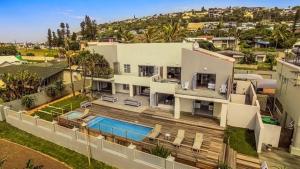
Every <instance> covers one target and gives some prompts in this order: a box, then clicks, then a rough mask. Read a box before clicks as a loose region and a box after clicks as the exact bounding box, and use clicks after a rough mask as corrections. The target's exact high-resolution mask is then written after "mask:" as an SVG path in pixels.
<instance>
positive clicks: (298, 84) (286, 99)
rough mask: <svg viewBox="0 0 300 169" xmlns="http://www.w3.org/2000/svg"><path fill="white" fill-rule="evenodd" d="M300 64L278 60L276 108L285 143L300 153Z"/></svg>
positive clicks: (294, 152) (293, 150)
mask: <svg viewBox="0 0 300 169" xmlns="http://www.w3.org/2000/svg"><path fill="white" fill-rule="evenodd" d="M299 65H300V64H298V65H297V64H296V63H293V62H288V61H283V60H277V69H276V70H277V91H276V98H277V99H276V102H275V110H276V116H278V118H279V119H280V122H281V126H282V127H283V129H282V136H283V137H284V139H283V143H284V145H290V147H289V148H290V152H291V154H295V155H300V108H299V103H300V102H299V101H300V66H299Z"/></svg>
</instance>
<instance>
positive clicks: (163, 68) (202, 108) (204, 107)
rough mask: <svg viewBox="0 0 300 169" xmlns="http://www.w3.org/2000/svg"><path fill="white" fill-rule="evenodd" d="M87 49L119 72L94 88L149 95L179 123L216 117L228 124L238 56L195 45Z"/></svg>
mask: <svg viewBox="0 0 300 169" xmlns="http://www.w3.org/2000/svg"><path fill="white" fill-rule="evenodd" d="M88 49H89V50H91V51H93V52H96V53H99V54H102V55H103V56H104V57H105V58H106V60H107V61H108V62H109V63H110V66H111V67H112V68H113V70H114V75H113V77H112V78H109V79H103V78H97V77H94V82H93V85H92V89H93V90H96V91H100V92H108V93H111V94H113V95H114V94H117V93H123V94H127V95H128V97H134V96H145V97H148V99H149V107H152V108H161V109H165V110H166V109H167V110H168V111H171V112H172V113H173V117H174V118H175V119H179V118H180V116H181V114H182V113H188V114H190V115H202V116H207V117H211V118H217V119H219V120H220V125H221V126H225V124H226V112H227V106H228V102H229V101H228V100H229V99H228V94H227V93H228V89H231V79H232V75H233V63H234V59H233V58H231V57H227V56H224V55H221V54H218V53H214V52H210V51H207V50H204V49H201V48H197V47H196V48H195V45H194V44H193V43H140V44H120V43H106V44H104V43H101V44H100V43H99V45H93V46H89V47H88ZM220 67H222V69H220ZM222 116H223V118H222Z"/></svg>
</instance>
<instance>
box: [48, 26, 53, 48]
mask: <svg viewBox="0 0 300 169" xmlns="http://www.w3.org/2000/svg"><path fill="white" fill-rule="evenodd" d="M47 39H48V46H49V48H51V47H52V45H53V43H52V32H51V29H50V28H49V29H48V37H47Z"/></svg>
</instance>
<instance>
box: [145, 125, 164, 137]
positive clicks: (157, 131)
mask: <svg viewBox="0 0 300 169" xmlns="http://www.w3.org/2000/svg"><path fill="white" fill-rule="evenodd" d="M161 127H162V126H161V125H160V124H155V126H154V129H153V130H152V131H151V133H150V134H149V135H148V137H149V139H155V138H157V137H158V136H159V134H160V131H161Z"/></svg>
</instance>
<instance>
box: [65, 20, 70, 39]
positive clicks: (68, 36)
mask: <svg viewBox="0 0 300 169" xmlns="http://www.w3.org/2000/svg"><path fill="white" fill-rule="evenodd" d="M66 29H67V30H66V35H67V38H70V36H71V33H70V27H69V24H68V23H66Z"/></svg>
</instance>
